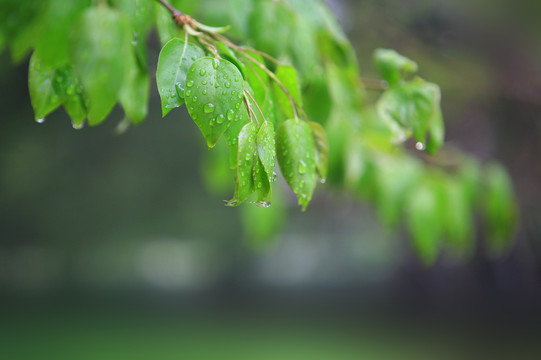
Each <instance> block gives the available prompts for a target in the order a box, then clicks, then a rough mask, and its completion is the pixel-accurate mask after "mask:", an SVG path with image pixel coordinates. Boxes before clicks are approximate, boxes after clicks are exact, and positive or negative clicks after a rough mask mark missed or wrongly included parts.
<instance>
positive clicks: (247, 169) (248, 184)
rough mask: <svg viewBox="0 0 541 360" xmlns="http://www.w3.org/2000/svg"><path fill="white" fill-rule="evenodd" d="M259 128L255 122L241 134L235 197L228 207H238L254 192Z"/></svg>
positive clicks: (246, 126)
mask: <svg viewBox="0 0 541 360" xmlns="http://www.w3.org/2000/svg"><path fill="white" fill-rule="evenodd" d="M256 137H257V126H256V125H255V124H254V123H253V122H249V123H248V124H246V125H245V126H244V127H243V128H242V130H241V131H240V134H239V140H238V154H237V159H238V160H237V179H236V184H235V195H234V196H233V199H232V200H231V201H229V202H228V203H227V205H228V206H237V205H240V204H241V203H242V202H244V201H246V200H247V199H248V197H249V196H250V195H251V194H252V193H253V192H254V190H255V185H254V179H253V173H252V172H253V168H254V160H255V159H254V158H255V156H254V155H255V149H256Z"/></svg>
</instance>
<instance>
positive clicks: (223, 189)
mask: <svg viewBox="0 0 541 360" xmlns="http://www.w3.org/2000/svg"><path fill="white" fill-rule="evenodd" d="M227 152H228V148H227V145H226V144H225V141H222V140H219V141H218V142H217V143H216V146H215V147H214V148H213V149H212V150H209V151H205V154H204V157H203V161H202V162H201V173H202V178H203V181H204V184H205V187H206V188H207V190H208V191H209V192H210V193H211V194H213V195H214V196H216V197H221V198H224V197H225V196H228V195H229V194H230V186H231V183H232V182H233V181H234V180H235V172H234V171H232V170H231V169H230V168H229V164H228V160H229V155H228V153H227Z"/></svg>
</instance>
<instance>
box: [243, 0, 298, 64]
mask: <svg viewBox="0 0 541 360" xmlns="http://www.w3.org/2000/svg"><path fill="white" fill-rule="evenodd" d="M291 23H292V12H291V10H290V9H289V8H288V5H287V3H286V2H285V1H284V0H260V1H256V2H255V4H254V10H253V11H252V17H251V18H250V29H251V31H250V34H251V36H252V37H253V39H254V41H255V46H256V48H257V49H260V50H261V51H264V52H266V53H267V54H270V55H272V56H274V57H280V56H281V55H282V54H284V52H285V50H286V48H287V44H288V39H289V35H290V34H289V27H288V26H287V25H288V24H291Z"/></svg>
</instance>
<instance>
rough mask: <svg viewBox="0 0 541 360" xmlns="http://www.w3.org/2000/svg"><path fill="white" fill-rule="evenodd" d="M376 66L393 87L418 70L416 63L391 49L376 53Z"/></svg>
mask: <svg viewBox="0 0 541 360" xmlns="http://www.w3.org/2000/svg"><path fill="white" fill-rule="evenodd" d="M374 64H375V65H376V68H377V69H378V71H379V73H380V74H381V76H382V77H383V78H384V79H385V80H387V82H388V83H389V85H391V86H394V85H396V84H398V83H399V82H400V80H402V79H403V78H404V76H405V75H408V74H413V73H415V72H416V71H417V69H418V67H417V64H416V63H415V62H414V61H412V60H410V59H408V58H407V57H405V56H403V55H400V54H399V53H397V52H396V51H394V50H390V49H377V50H376V51H375V52H374Z"/></svg>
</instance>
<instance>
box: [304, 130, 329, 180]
mask: <svg viewBox="0 0 541 360" xmlns="http://www.w3.org/2000/svg"><path fill="white" fill-rule="evenodd" d="M308 125H310V129H312V135H313V136H314V143H315V145H316V152H315V161H316V169H317V174H318V175H319V178H320V179H321V181H322V182H325V180H326V179H327V172H328V170H329V140H328V139H327V133H326V132H325V129H323V127H322V126H321V125H320V124H318V123H316V122H313V121H308Z"/></svg>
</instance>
